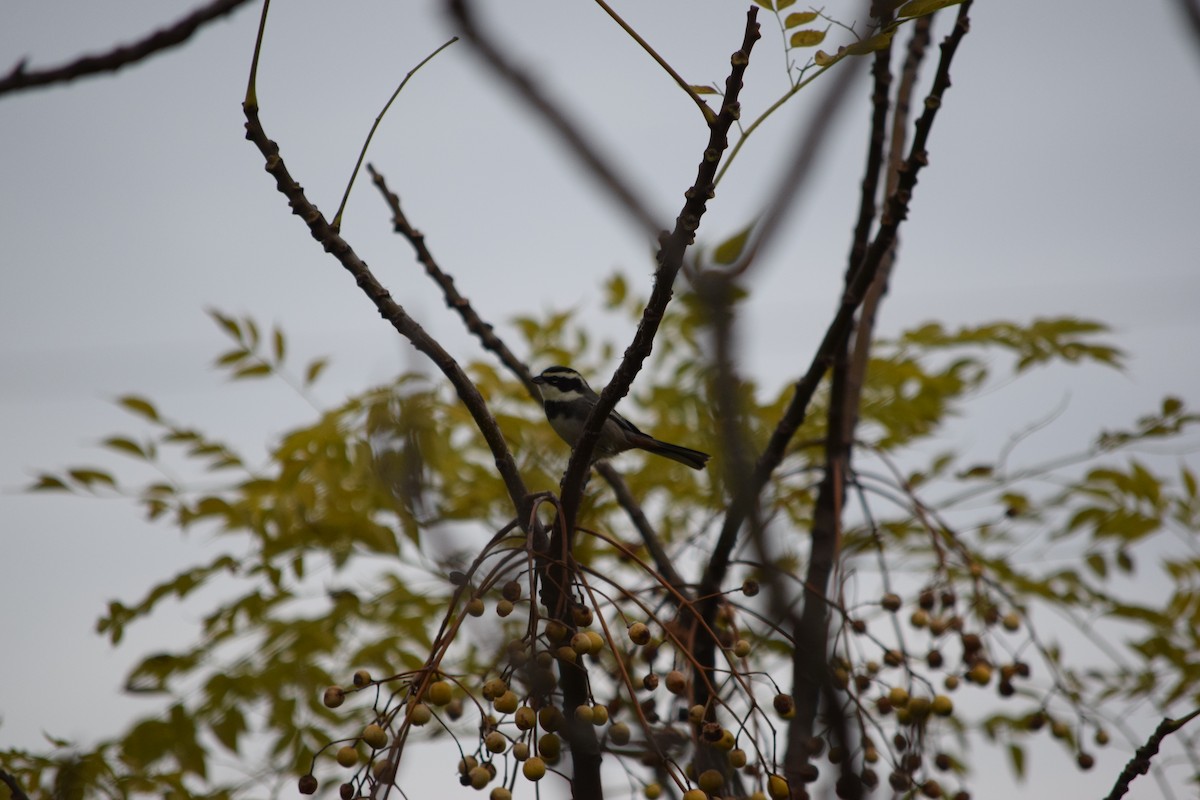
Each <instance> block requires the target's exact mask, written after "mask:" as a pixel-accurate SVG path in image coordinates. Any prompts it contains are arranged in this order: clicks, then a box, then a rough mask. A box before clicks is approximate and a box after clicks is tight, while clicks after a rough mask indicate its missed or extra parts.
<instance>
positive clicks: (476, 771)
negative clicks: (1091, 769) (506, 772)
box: [467, 767, 492, 789]
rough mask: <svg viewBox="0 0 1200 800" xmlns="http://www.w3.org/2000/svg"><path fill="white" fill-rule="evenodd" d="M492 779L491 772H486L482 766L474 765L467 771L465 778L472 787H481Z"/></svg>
mask: <svg viewBox="0 0 1200 800" xmlns="http://www.w3.org/2000/svg"><path fill="white" fill-rule="evenodd" d="M491 779H492V773H490V772H488V771H487V770H486V769H484V768H483V767H474V768H473V769H472V770H471V771H470V772H468V773H467V780H469V781H470V782H471V788H472V789H482V788H483V787H485V786H487V785H488V782H489V781H491Z"/></svg>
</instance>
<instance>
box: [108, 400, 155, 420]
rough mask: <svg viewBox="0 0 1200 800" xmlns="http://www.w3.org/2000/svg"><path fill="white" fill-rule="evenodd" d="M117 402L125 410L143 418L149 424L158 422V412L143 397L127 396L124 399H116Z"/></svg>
mask: <svg viewBox="0 0 1200 800" xmlns="http://www.w3.org/2000/svg"><path fill="white" fill-rule="evenodd" d="M117 402H118V403H120V404H121V405H123V406H124V407H125V408H126V409H127V410H129V411H132V412H133V413H134V414H137V415H138V416H141V417H145V418H146V419H148V420H150V421H151V422H158V421H159V418H158V410H157V409H155V408H154V405H153V404H152V403H151V402H150V401H149V400H146V399H145V398H143V397H138V396H137V395H133V394H127V395H125V396H124V397H119V398H117Z"/></svg>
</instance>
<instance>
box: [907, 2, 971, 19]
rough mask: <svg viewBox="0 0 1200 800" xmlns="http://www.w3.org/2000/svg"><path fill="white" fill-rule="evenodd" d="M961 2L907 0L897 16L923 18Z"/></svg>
mask: <svg viewBox="0 0 1200 800" xmlns="http://www.w3.org/2000/svg"><path fill="white" fill-rule="evenodd" d="M962 1H963V0H909V1H908V2H907V3H905V4H904V5H903V6H901V7H900V10H899V11H897V12H896V13H897V15H899V16H901V17H924V16H926V15H928V14H932V13H933V12H935V11H941V10H942V9H943V8H948V7H950V6H956V5H958V4H959V3H961V2H962Z"/></svg>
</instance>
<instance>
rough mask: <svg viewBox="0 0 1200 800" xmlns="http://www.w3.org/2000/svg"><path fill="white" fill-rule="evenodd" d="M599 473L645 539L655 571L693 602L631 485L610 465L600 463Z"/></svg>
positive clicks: (643, 540) (644, 542)
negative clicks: (635, 496)
mask: <svg viewBox="0 0 1200 800" xmlns="http://www.w3.org/2000/svg"><path fill="white" fill-rule="evenodd" d="M596 472H598V473H600V477H602V478H604V480H605V482H607V483H608V485H609V487H610V488H611V489H612V491H613V496H614V497H616V498H617V504H618V505H619V506H621V508H622V509H624V511H625V513H626V515H628V517H629V521H630V522H632V523H633V527H634V528H636V529H637V532H638V534H639V535H641V537H642V544H644V545H646V550H647V551H648V552H649V553H650V558H652V559H653V560H654V568H655V569H657V570H658V572H659V574H660V575H662V577H663V579H664V580H665V581H666V582H667V583H668V584H670V586H671V588H672V589H674V590H675V591H676V592H678V593H679V594H680V595H681V596H682V597H685V598H691V597H692V592H691V590H690V589H689V588H688V585H687V582H686V581H685V580H684V579H683V576H682V575H680V574H679V571H678V570H676V569H675V565H674V564H672V563H671V557H670V555H669V554H668V553H667V551H666V548H664V547H663V545H662V541H661V540H660V539H659V538H658V531H656V530H654V526H653V525H651V524H650V520H648V519H647V518H646V512H644V511H642V507H641V506H640V505H639V504H638V502H637V500H636V499H635V498H634V496H633V492H631V491H629V485H628V484H626V483H625V479H624V478H622V477H621V473H619V472H617V471H616V469H614V468H613V466H612V465H611V464H609V463H607V462H600V463H599V464H597V465H596Z"/></svg>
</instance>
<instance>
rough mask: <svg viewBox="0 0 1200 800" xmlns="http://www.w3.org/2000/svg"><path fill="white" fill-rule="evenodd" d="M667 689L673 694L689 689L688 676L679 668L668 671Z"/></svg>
mask: <svg viewBox="0 0 1200 800" xmlns="http://www.w3.org/2000/svg"><path fill="white" fill-rule="evenodd" d="M667 691H668V692H670V693H671V694H683V693H684V692H685V691H687V678H685V677H684V676H683V673H682V672H680V671H679V670H677V669H673V670H671V671H670V672H668V673H667Z"/></svg>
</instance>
